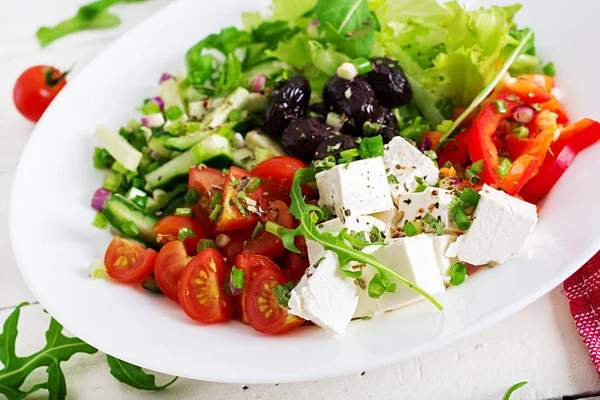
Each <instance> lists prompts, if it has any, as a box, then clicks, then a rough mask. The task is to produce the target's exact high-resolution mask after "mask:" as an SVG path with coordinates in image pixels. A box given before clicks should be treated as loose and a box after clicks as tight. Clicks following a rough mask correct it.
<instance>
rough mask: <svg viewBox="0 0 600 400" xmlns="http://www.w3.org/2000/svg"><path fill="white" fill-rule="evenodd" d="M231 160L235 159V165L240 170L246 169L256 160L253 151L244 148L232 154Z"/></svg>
mask: <svg viewBox="0 0 600 400" xmlns="http://www.w3.org/2000/svg"><path fill="white" fill-rule="evenodd" d="M231 158H232V159H233V165H235V166H237V167H240V168H246V165H247V164H248V162H250V161H252V160H253V159H254V153H252V150H250V149H247V148H245V147H244V148H241V149H237V150H234V151H233V153H232V154H231Z"/></svg>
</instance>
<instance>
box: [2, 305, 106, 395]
mask: <svg viewBox="0 0 600 400" xmlns="http://www.w3.org/2000/svg"><path fill="white" fill-rule="evenodd" d="M27 304H28V303H22V304H20V305H19V306H18V307H17V308H16V309H15V310H14V311H13V312H12V313H11V314H10V316H9V317H8V318H7V319H6V321H5V322H4V328H3V331H2V334H0V362H1V363H2V364H3V365H4V367H3V369H1V370H0V393H2V394H4V395H5V396H6V397H7V398H8V399H9V400H17V399H23V398H25V397H27V396H28V395H30V394H32V393H34V392H37V391H38V390H40V389H47V390H48V393H49V396H48V397H49V398H50V399H57V400H58V399H64V398H65V397H66V395H67V386H66V380H65V376H64V373H63V371H62V369H61V367H60V363H61V362H63V361H68V360H69V359H70V358H71V357H72V356H73V355H74V354H77V353H86V354H94V353H96V352H97V350H96V349H95V348H93V347H92V346H90V345H89V344H87V343H84V342H83V341H82V340H81V339H78V338H71V337H67V336H65V335H63V333H62V331H63V327H62V326H61V325H60V324H59V323H58V322H57V321H56V320H55V319H54V318H52V319H51V320H50V326H49V327H48V330H47V331H46V346H44V348H43V349H42V350H40V351H38V352H36V353H34V354H32V355H30V356H27V357H18V356H17V354H16V352H15V344H16V340H17V335H18V330H17V325H18V323H19V317H20V315H21V308H22V307H23V306H25V305H27ZM40 367H47V372H48V381H47V382H44V383H41V384H37V385H35V386H33V387H32V388H31V389H30V390H29V391H27V392H23V391H21V390H20V387H21V385H22V384H23V382H24V381H25V379H26V378H27V377H28V376H29V375H30V374H31V373H32V372H33V371H34V370H36V369H37V368H40Z"/></svg>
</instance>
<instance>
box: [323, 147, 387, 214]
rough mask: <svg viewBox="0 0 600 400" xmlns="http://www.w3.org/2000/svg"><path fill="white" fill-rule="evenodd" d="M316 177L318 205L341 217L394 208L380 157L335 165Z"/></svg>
mask: <svg viewBox="0 0 600 400" xmlns="http://www.w3.org/2000/svg"><path fill="white" fill-rule="evenodd" d="M316 178H317V187H318V189H319V196H320V198H319V206H321V207H322V206H323V205H324V204H325V205H327V207H329V209H330V210H331V211H332V212H334V213H335V215H337V216H338V217H340V218H342V219H344V218H346V217H351V216H359V215H368V214H373V213H377V212H381V211H388V210H391V209H393V208H394V203H393V202H392V196H391V195H390V190H389V187H388V183H387V176H386V174H385V168H384V166H383V158H381V157H376V158H369V159H366V160H360V161H354V162H352V163H350V164H348V165H336V166H335V167H333V168H331V169H329V170H327V171H323V172H320V173H318V174H317V177H316Z"/></svg>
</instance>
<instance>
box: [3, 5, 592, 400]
mask: <svg viewBox="0 0 600 400" xmlns="http://www.w3.org/2000/svg"><path fill="white" fill-rule="evenodd" d="M198 1H207V2H208V0H198ZM168 2H169V0H151V1H150V2H148V3H140V4H134V5H122V6H117V7H115V11H116V12H117V13H118V14H119V15H121V16H122V18H123V24H122V25H121V26H120V27H119V28H117V29H114V30H110V31H98V32H85V33H80V34H77V35H73V36H70V37H67V38H65V39H63V40H61V41H59V42H56V43H55V44H53V45H51V46H50V47H48V48H46V49H40V47H39V45H38V43H37V42H36V41H35V38H34V33H35V31H36V30H37V28H38V27H39V26H41V25H44V24H46V25H49V24H50V25H51V24H54V23H55V22H58V21H60V20H61V19H63V18H66V17H68V16H70V15H71V14H73V13H74V12H75V11H76V10H77V8H78V7H79V6H80V5H82V4H84V3H86V1H85V0H61V1H60V2H56V1H48V0H27V1H19V2H12V1H11V2H7V3H6V4H5V5H4V7H3V10H2V12H1V13H0V33H1V34H0V116H1V117H2V118H1V122H2V128H1V129H0V140H1V142H0V143H2V146H1V147H0V187H1V188H3V189H2V190H1V191H0V323H3V321H4V319H5V318H6V317H7V316H8V314H9V313H10V312H11V311H12V310H13V309H14V306H15V305H17V304H19V303H21V302H22V301H35V299H34V297H33V296H32V295H31V293H30V292H29V291H28V289H27V288H26V287H25V285H24V283H23V280H22V279H21V277H20V275H19V272H18V270H17V267H16V264H15V260H14V257H13V255H12V251H11V249H10V244H9V239H8V227H7V213H8V202H9V196H10V187H11V184H12V180H13V175H14V171H15V168H16V166H17V162H18V160H19V155H20V153H21V151H22V149H23V147H24V145H25V143H26V141H27V138H28V137H29V135H30V133H31V131H32V129H33V125H32V124H30V123H29V122H27V121H26V120H24V119H23V118H21V116H20V115H19V114H18V113H17V111H16V110H15V109H14V107H13V104H12V87H13V84H14V82H15V80H16V78H17V77H18V75H19V74H20V73H21V72H22V71H23V70H25V69H26V68H27V67H29V66H31V65H35V64H50V65H55V66H57V67H60V68H63V69H66V68H70V67H74V70H73V74H76V73H77V72H78V71H80V70H81V68H82V67H83V66H84V65H85V64H86V63H87V62H88V61H89V60H90V59H91V58H93V57H94V56H95V55H96V54H98V52H99V51H101V50H102V49H103V48H105V47H106V46H107V45H109V44H110V43H111V42H112V41H114V40H115V39H117V38H118V37H119V36H120V35H121V34H123V33H124V32H125V31H127V30H128V29H130V28H131V27H132V26H134V25H135V24H136V23H138V22H140V21H141V20H143V19H144V18H145V17H147V16H148V15H150V14H151V13H153V12H155V11H156V10H158V9H160V8H161V7H162V6H164V5H165V4H167V3H168ZM59 4H60V5H59ZM199 39H200V38H199ZM182 62H183V55H182ZM99 78H100V79H102V78H101V77H99ZM47 323H48V317H47V316H46V315H44V313H42V312H41V306H40V305H33V306H30V307H27V308H26V309H24V311H23V313H22V319H21V324H20V327H19V330H20V332H21V337H20V341H19V342H18V343H17V347H18V348H17V351H18V353H23V354H27V353H29V352H30V351H35V350H37V349H39V348H40V347H41V346H42V344H43V333H44V331H45V329H46V327H47ZM199 362H200V361H199ZM290 368H293V364H291V365H290ZM65 372H66V375H67V384H68V389H69V398H71V399H87V400H94V399H147V398H162V399H176V398H177V399H215V400H216V399H232V400H237V399H244V400H249V399H271V398H277V399H311V400H317V399H340V400H341V399H367V398H372V399H447V400H452V399H457V400H458V399H461V400H462V399H500V398H501V396H502V394H503V393H504V392H505V390H506V389H507V388H508V387H510V386H511V385H513V384H514V383H516V382H519V381H523V380H527V381H529V385H528V386H526V387H524V388H522V389H520V390H519V391H518V392H517V393H516V394H515V396H514V399H519V398H520V399H544V398H547V397H551V396H558V395H564V394H570V393H577V392H583V391H586V390H591V389H598V388H600V378H599V376H598V374H597V373H596V371H595V368H594V366H593V365H592V363H591V361H590V359H589V357H588V354H587V351H586V349H585V347H584V346H583V344H582V343H581V340H580V338H579V336H578V335H577V331H576V328H575V325H574V323H573V321H572V319H571V317H570V314H569V309H568V304H567V302H566V299H565V298H564V296H563V295H562V293H561V291H560V288H559V289H555V290H554V291H553V292H552V293H550V294H548V295H546V296H544V297H543V298H542V299H540V300H539V301H537V302H535V303H534V304H533V305H531V306H529V307H527V308H526V309H524V310H523V311H521V312H519V313H518V314H516V315H514V316H512V317H510V318H508V319H506V320H505V321H503V322H501V323H499V324H498V325H496V326H494V327H492V328H490V329H488V330H486V331H484V332H481V333H479V334H476V335H474V336H472V337H470V338H467V339H465V340H463V341H461V342H458V343H456V344H454V345H452V346H449V347H447V348H445V349H442V350H439V351H436V352H434V353H430V354H427V355H424V356H422V357H418V358H416V359H413V360H410V361H406V362H404V363H402V364H399V365H395V366H390V367H387V368H382V369H379V370H375V371H367V372H366V373H365V374H363V375H354V376H347V377H343V378H338V379H332V380H324V381H316V382H309V383H299V384H281V385H252V386H249V387H248V386H245V385H243V384H219V383H210V382H196V381H190V380H180V381H178V382H177V383H176V384H175V385H174V386H172V387H171V388H169V389H168V390H166V391H164V392H160V393H148V392H141V391H137V390H136V389H132V388H129V387H127V386H124V385H122V384H120V383H119V382H117V381H116V380H115V379H113V378H112V377H111V375H110V374H109V372H108V366H107V365H106V362H105V358H104V356H103V355H102V354H96V355H93V356H77V357H75V358H74V359H73V360H71V361H70V362H69V363H67V364H65ZM1 396H2V395H0V398H2V397H1ZM44 397H45V395H40V396H38V398H40V399H41V398H44Z"/></svg>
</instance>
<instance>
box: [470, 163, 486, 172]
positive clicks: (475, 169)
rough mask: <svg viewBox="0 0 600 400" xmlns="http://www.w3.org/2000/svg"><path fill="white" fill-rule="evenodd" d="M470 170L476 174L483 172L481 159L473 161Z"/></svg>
mask: <svg viewBox="0 0 600 400" xmlns="http://www.w3.org/2000/svg"><path fill="white" fill-rule="evenodd" d="M470 169H471V171H473V172H474V173H476V174H480V173H482V172H483V160H479V161H476V162H474V163H473V165H471V168H470Z"/></svg>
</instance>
